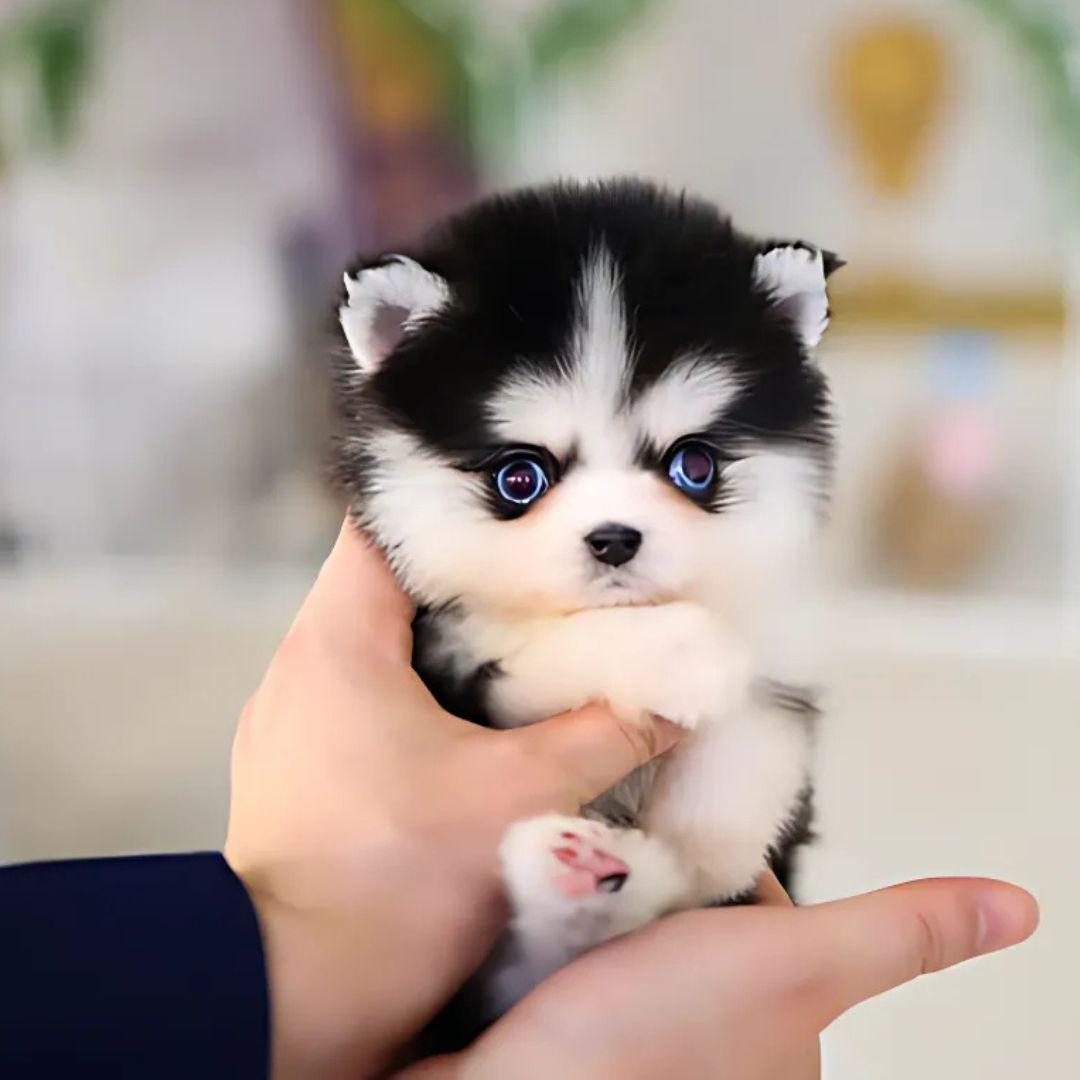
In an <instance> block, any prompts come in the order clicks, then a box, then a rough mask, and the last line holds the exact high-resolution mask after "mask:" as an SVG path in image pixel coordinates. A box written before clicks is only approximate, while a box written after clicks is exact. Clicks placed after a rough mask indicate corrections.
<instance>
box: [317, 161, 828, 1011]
mask: <svg viewBox="0 0 1080 1080" xmlns="http://www.w3.org/2000/svg"><path fill="white" fill-rule="evenodd" d="M838 265H840V262H839V260H838V259H836V258H835V257H834V256H833V255H831V254H829V253H828V252H825V251H822V250H820V249H818V248H816V247H813V246H811V245H809V244H806V243H801V242H800V243H791V242H771V241H761V240H756V239H752V238H750V237H748V236H745V235H743V234H742V233H739V232H737V231H736V230H735V229H734V228H733V227H732V225H731V224H730V222H729V221H728V219H727V218H726V217H725V216H723V215H722V214H721V213H720V212H719V211H718V210H717V209H715V208H714V207H713V206H711V205H709V204H707V203H705V202H702V201H698V200H695V199H691V198H687V197H685V196H680V195H673V194H670V193H668V192H666V191H664V190H661V189H659V188H657V187H654V186H652V185H650V184H647V183H644V182H639V181H632V180H620V181H614V182H606V183H593V184H582V185H579V184H570V183H567V184H557V185H552V186H548V187H541V188H537V189H532V190H525V191H521V192H517V193H513V194H510V195H506V196H501V197H497V198H492V199H489V200H487V201H485V202H482V203H480V204H479V205H477V206H476V207H474V208H473V209H471V210H468V211H466V212H465V213H462V214H460V215H459V216H457V217H454V218H452V219H451V220H449V221H448V222H446V223H445V224H444V225H442V226H441V227H438V228H436V229H435V230H434V231H433V232H431V233H430V234H429V235H427V236H426V237H425V238H423V239H422V240H421V241H420V242H419V243H418V244H417V245H416V246H415V247H412V248H410V249H409V250H408V251H405V252H400V253H396V254H392V255H386V256H384V257H381V258H378V259H375V260H373V261H365V262H360V263H358V264H357V265H355V266H354V267H353V268H351V269H350V271H349V272H348V274H347V275H346V278H345V293H344V295H343V297H342V301H341V307H340V319H341V326H342V329H343V330H344V334H345V338H346V340H347V343H348V355H347V359H345V360H344V361H343V362H342V363H341V365H340V370H339V379H338V399H339V405H340V409H341V413H342V416H343V419H344V425H345V432H344V436H343V438H342V439H341V441H340V443H339V452H338V457H337V470H338V474H339V478H340V480H341V482H342V483H343V485H344V487H345V490H346V491H347V493H348V496H349V499H350V509H351V513H352V515H353V518H354V520H355V521H356V522H357V524H358V525H359V526H361V527H362V528H363V529H365V530H367V531H368V532H369V533H370V534H371V535H372V536H373V537H374V538H375V540H376V541H377V542H378V543H379V544H380V545H381V547H382V548H383V549H384V550H385V552H386V554H387V555H388V557H389V559H390V562H391V564H392V566H393V569H394V571H395V573H396V574H397V576H398V578H399V580H400V582H401V584H402V585H403V587H404V588H405V589H406V590H407V592H408V593H409V594H410V596H411V597H412V598H413V599H414V601H415V602H416V604H417V609H418V614H417V617H416V623H415V653H414V664H415V667H416V669H417V671H418V672H419V673H420V674H421V676H422V677H423V679H424V680H425V682H426V683H427V685H428V686H429V687H430V688H431V690H432V691H433V692H434V694H435V696H436V697H437V698H438V699H439V701H440V702H442V703H443V704H444V705H445V706H446V707H447V708H448V709H450V710H451V711H452V712H454V713H456V714H458V715H460V716H462V717H465V718H467V719H469V720H473V721H476V722H478V723H483V724H488V725H494V726H496V727H511V726H515V725H519V724H528V723H531V722H533V721H536V720H540V719H542V718H544V717H548V716H552V715H554V714H556V713H559V712H562V711H564V710H567V709H571V708H574V707H576V706H579V705H582V704H583V703H585V702H587V701H590V700H603V701H606V702H607V703H608V704H609V705H610V707H611V708H612V709H613V710H614V711H615V712H616V713H617V714H618V715H619V716H620V717H622V718H624V719H625V720H626V721H628V722H638V721H639V720H640V718H641V717H642V715H643V714H646V713H653V714H657V715H659V716H663V717H666V718H667V719H669V720H672V721H674V722H675V723H677V724H680V725H683V726H684V727H686V728H688V729H689V730H690V734H689V735H688V736H686V737H685V738H684V739H683V740H682V742H681V743H680V745H679V746H678V747H677V748H676V749H675V750H674V751H672V752H671V753H669V754H668V755H666V756H665V758H664V759H663V760H661V761H659V762H657V763H653V764H651V765H649V766H646V767H644V768H642V769H640V770H638V771H637V772H636V773H635V774H633V775H632V776H631V777H630V778H628V779H627V780H626V781H624V782H623V783H621V784H620V785H619V786H618V787H617V788H615V789H614V790H612V791H611V792H609V793H608V794H607V795H605V796H603V797H602V798H600V799H599V800H597V801H596V802H595V803H593V804H592V805H590V806H588V807H585V808H584V809H583V810H582V814H581V816H580V817H562V816H557V815H550V816H545V817H540V818H536V819H533V820H528V821H523V822H520V823H518V824H516V825H514V826H513V827H512V828H511V829H510V830H509V831H508V833H507V834H506V836H505V838H504V840H503V843H502V846H501V850H500V856H501V860H502V868H503V876H504V880H505V885H506V889H507V892H508V895H509V897H510V900H511V902H512V906H513V918H512V922H511V925H510V928H509V930H508V932H507V937H506V940H505V941H504V942H503V944H502V946H501V947H500V948H499V949H497V950H496V953H495V954H494V956H493V958H492V960H491V961H490V962H489V964H488V967H487V969H486V970H485V972H484V973H483V982H484V987H483V989H484V992H485V995H486V1002H487V1005H486V1007H487V1009H488V1011H489V1015H491V1016H493V1015H495V1014H497V1013H499V1012H502V1011H505V1009H507V1008H508V1007H509V1006H510V1005H511V1004H513V1002H514V1001H516V1000H517V999H518V998H519V997H520V996H522V995H523V994H524V993H526V992H527V991H528V990H529V989H530V988H531V987H532V986H533V985H535V983H536V982H538V981H539V980H540V979H542V978H543V977H544V976H546V975H547V974H549V973H550V972H552V971H553V970H555V969H556V968H557V967H559V966H561V965H563V964H565V963H566V962H568V961H569V960H571V959H573V957H574V956H576V955H578V954H579V953H581V952H582V951H583V950H585V949H588V948H589V947H591V946H593V945H596V944H598V943H599V942H601V941H604V940H606V939H608V938H610V937H612V936H614V935H616V934H621V933H625V932H627V931H629V930H632V929H634V928H636V927H639V926H641V925H643V924H645V923H647V922H649V921H650V920H652V919H655V918H657V917H658V916H660V915H662V914H664V913H665V912H670V911H674V910H678V909H681V908H687V907H692V906H700V905H705V904H710V903H717V902H724V901H731V900H734V899H738V898H745V897H746V896H748V895H749V894H750V893H751V891H752V889H753V887H754V882H755V878H756V876H757V875H758V874H759V873H760V872H761V871H762V870H763V868H765V866H766V865H771V866H772V867H773V868H774V869H775V870H776V872H777V873H778V875H779V876H780V878H781V880H782V881H785V882H786V881H787V880H788V878H789V875H790V870H791V859H792V854H793V851H794V849H795V848H796V847H797V845H799V844H800V843H802V842H803V841H805V840H806V838H807V836H808V826H809V817H810V790H811V789H810V778H809V759H810V749H811V739H812V730H811V729H812V720H813V717H814V715H815V709H814V707H813V703H812V698H811V695H810V693H809V691H808V690H807V689H806V684H805V676H804V674H803V672H802V662H801V660H800V659H799V657H800V649H799V648H798V646H799V643H800V642H799V639H800V637H801V636H803V635H802V631H801V630H800V629H799V619H798V618H797V615H796V613H797V611H798V609H799V602H800V594H801V592H802V591H803V585H804V584H805V582H806V580H807V572H806V556H807V554H808V553H809V552H811V551H812V549H813V546H814V538H815V534H816V532H817V530H818V526H819V523H820V520H821V517H822V511H823V507H824V502H825V499H826V497H827V493H828V488H829V479H830V449H831V431H830V414H829V399H828V393H827V388H826V384H825V379H824V378H823V376H822V373H821V371H820V370H819V369H818V367H817V365H816V363H815V360H814V349H815V347H816V346H817V344H818V342H819V341H820V339H821V336H822V334H823V332H824V330H825V327H826V324H827V322H828V316H829V305H828V298H827V294H826V279H827V278H828V276H829V274H830V273H831V272H832V270H833V269H834V268H836V267H837V266H838ZM506 782H507V783H513V782H514V781H513V777H507V781H506Z"/></svg>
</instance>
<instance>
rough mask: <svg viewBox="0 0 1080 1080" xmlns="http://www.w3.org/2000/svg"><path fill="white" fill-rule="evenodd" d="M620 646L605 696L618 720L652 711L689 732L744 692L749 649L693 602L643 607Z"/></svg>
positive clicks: (719, 712) (748, 677) (725, 709)
mask: <svg viewBox="0 0 1080 1080" xmlns="http://www.w3.org/2000/svg"><path fill="white" fill-rule="evenodd" d="M635 614H640V615H641V616H642V618H641V620H640V621H639V622H638V623H637V624H636V625H635V626H634V627H633V637H632V639H631V640H629V641H627V642H626V649H625V651H624V654H623V656H622V657H621V658H620V657H616V667H615V670H614V671H613V673H612V676H611V679H610V688H609V691H608V694H607V699H608V703H609V704H610V705H611V707H612V709H613V710H614V711H615V712H616V713H617V714H618V715H619V716H621V717H623V718H635V717H640V716H641V714H642V713H653V714H654V715H657V716H662V717H664V719H666V720H670V721H672V722H673V723H676V724H679V725H680V726H682V727H686V728H695V727H697V726H698V725H699V724H701V723H702V722H703V721H706V720H708V719H711V718H715V717H716V716H718V715H721V714H723V713H724V712H726V711H728V710H729V709H730V708H732V707H733V706H734V705H735V704H737V703H738V701H739V700H740V699H741V698H742V697H743V696H744V695H745V694H746V692H747V690H748V688H749V685H750V678H751V673H752V664H751V657H750V652H749V650H748V649H747V648H746V647H745V645H744V644H743V643H742V642H741V641H740V640H739V639H738V638H736V637H735V635H734V634H732V633H731V632H729V631H728V630H727V629H726V628H725V627H724V626H723V624H722V623H721V622H720V621H719V620H718V619H717V618H716V617H715V616H714V615H713V614H712V613H711V612H709V611H708V610H707V609H705V608H703V607H700V606H698V605H697V604H689V603H677V604H664V605H662V606H659V607H655V608H643V609H640V610H639V611H636V612H635Z"/></svg>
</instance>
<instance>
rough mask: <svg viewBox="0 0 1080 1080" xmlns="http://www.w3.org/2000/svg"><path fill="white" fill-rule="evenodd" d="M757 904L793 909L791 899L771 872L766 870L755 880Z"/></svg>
mask: <svg viewBox="0 0 1080 1080" xmlns="http://www.w3.org/2000/svg"><path fill="white" fill-rule="evenodd" d="M757 898H758V903H759V904H763V905H764V906H766V907H794V906H795V905H794V904H793V903H792V901H791V897H790V896H788V894H787V893H786V892H785V891H784V886H783V885H781V884H780V882H779V881H778V880H777V878H776V875H775V874H774V873H773V872H772V871H771V870H766V871H765V873H764V874H762V875H761V877H759V878H758V880H757Z"/></svg>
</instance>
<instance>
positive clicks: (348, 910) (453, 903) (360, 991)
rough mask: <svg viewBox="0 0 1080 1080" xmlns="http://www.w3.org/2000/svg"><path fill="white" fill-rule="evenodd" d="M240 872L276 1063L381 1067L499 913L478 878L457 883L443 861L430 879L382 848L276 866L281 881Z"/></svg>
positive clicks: (441, 997)
mask: <svg viewBox="0 0 1080 1080" xmlns="http://www.w3.org/2000/svg"><path fill="white" fill-rule="evenodd" d="M395 862H396V860H395ZM238 874H239V876H240V878H241V880H242V881H243V882H244V884H245V886H246V887H247V890H248V893H249V895H250V896H251V899H252V903H253V905H254V907H255V910H256V913H257V915H258V918H259V922H260V926H261V929H262V937H263V948H264V954H265V962H266V973H267V982H268V989H269V998H270V1016H271V1060H272V1062H273V1068H274V1072H275V1075H284V1076H319V1077H332V1076H337V1075H339V1074H340V1075H371V1074H372V1073H376V1072H378V1071H380V1070H382V1069H385V1068H386V1067H387V1065H388V1064H389V1063H390V1062H391V1061H392V1059H393V1056H394V1054H395V1053H396V1052H397V1051H398V1050H399V1049H400V1048H401V1047H402V1046H403V1045H405V1044H406V1043H407V1042H408V1041H409V1040H410V1039H412V1038H413V1037H414V1036H415V1035H416V1034H417V1032H418V1031H419V1030H420V1028H422V1027H423V1025H424V1024H425V1023H427V1021H428V1020H429V1019H430V1018H431V1017H432V1016H433V1015H434V1014H435V1012H436V1011H437V1010H438V1009H439V1007H440V1006H441V1005H442V1004H443V1003H444V1002H445V1001H446V1000H447V999H448V998H449V997H450V996H451V995H452V994H453V993H454V991H455V990H456V989H457V987H458V985H459V984H460V982H461V981H462V980H463V979H464V978H465V977H466V976H467V975H468V974H469V973H470V972H471V971H472V970H473V969H474V968H475V967H476V966H477V965H478V964H479V962H480V960H481V959H482V958H483V955H484V954H485V953H486V951H487V949H488V948H489V947H490V944H491V942H492V941H493V940H494V936H495V934H496V933H497V932H498V928H499V926H500V925H501V921H500V920H501V909H500V908H499V906H498V905H497V904H496V903H492V902H490V899H491V898H486V897H484V896H483V895H482V891H481V890H479V889H478V888H477V887H476V884H475V883H471V884H470V885H469V886H468V887H462V888H459V889H455V888H454V887H453V884H452V882H453V878H452V876H447V875H445V873H444V875H442V876H439V875H434V876H432V879H431V880H428V877H429V875H425V874H418V873H417V872H416V869H415V867H413V868H412V869H411V870H410V869H407V868H405V867H401V868H400V870H399V869H397V868H396V867H395V866H393V865H388V864H387V862H386V861H385V860H380V859H372V860H371V862H370V863H369V865H367V866H366V867H359V866H358V865H357V863H356V862H355V861H353V862H351V864H350V866H349V867H348V868H347V869H341V868H339V869H338V870H337V871H335V872H334V873H332V874H324V868H321V867H320V868H319V870H318V872H317V873H312V872H311V871H310V869H308V870H306V871H305V870H302V869H291V870H289V871H288V872H284V871H283V870H282V869H281V868H278V870H277V872H276V877H278V878H280V879H282V880H283V881H284V882H286V883H287V889H284V888H281V887H275V886H274V885H273V884H271V883H270V882H268V881H267V877H268V875H266V874H264V873H260V872H255V871H248V872H247V873H245V872H243V871H238ZM448 954H450V955H448ZM433 957H438V962H437V963H433V962H432V958H433Z"/></svg>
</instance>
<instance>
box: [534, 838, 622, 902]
mask: <svg viewBox="0 0 1080 1080" xmlns="http://www.w3.org/2000/svg"><path fill="white" fill-rule="evenodd" d="M560 836H561V838H562V839H563V840H564V841H566V843H565V844H563V845H562V846H561V847H557V848H552V849H551V854H552V855H554V856H555V858H556V859H558V860H559V862H561V863H562V864H563V866H565V867H566V868H567V872H566V873H564V874H559V875H558V876H557V877H556V878H555V886H556V888H558V889H559V891H560V892H561V893H563V895H564V896H571V897H573V896H589V895H590V894H592V893H601V892H607V893H613V892H618V891H619V890H620V889H621V888H622V887H623V885H625V884H626V879H627V878H628V877H629V876H630V867H629V866H627V865H626V863H624V862H623V861H622V859H617V858H616V857H615V856H614V855H609V854H608V853H607V852H606V851H604V850H603V849H602V848H598V847H593V846H592V845H591V844H589V843H588V842H587V841H585V840H583V839H582V838H581V837H580V836H578V835H577V833H570V832H564V833H561V834H560Z"/></svg>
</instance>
